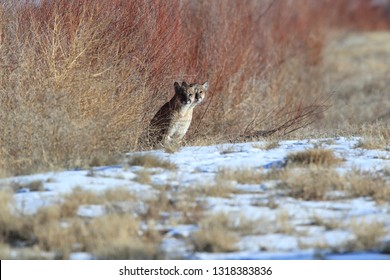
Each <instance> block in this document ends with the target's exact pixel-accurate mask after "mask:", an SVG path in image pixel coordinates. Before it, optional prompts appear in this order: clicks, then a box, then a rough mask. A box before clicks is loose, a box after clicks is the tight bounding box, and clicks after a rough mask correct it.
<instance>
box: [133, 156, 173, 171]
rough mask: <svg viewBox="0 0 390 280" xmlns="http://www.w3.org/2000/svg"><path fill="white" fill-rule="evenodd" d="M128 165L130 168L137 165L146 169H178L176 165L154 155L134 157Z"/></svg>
mask: <svg viewBox="0 0 390 280" xmlns="http://www.w3.org/2000/svg"><path fill="white" fill-rule="evenodd" d="M128 164H129V165H130V166H133V165H137V166H143V167H146V168H151V167H160V168H164V169H168V170H175V169H176V168H177V167H176V165H175V164H174V163H172V162H170V161H168V160H164V159H161V158H160V157H158V156H155V155H152V154H140V155H133V156H131V157H130V159H129V160H128Z"/></svg>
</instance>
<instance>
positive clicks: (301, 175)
mask: <svg viewBox="0 0 390 280" xmlns="http://www.w3.org/2000/svg"><path fill="white" fill-rule="evenodd" d="M343 184H344V182H343V180H342V178H341V177H340V175H339V174H338V173H337V172H336V171H334V170H331V169H326V168H321V167H319V168H317V167H311V168H308V169H307V170H306V169H303V170H290V172H289V174H288V175H286V177H285V179H284V180H283V183H281V184H280V187H282V188H283V189H285V190H286V191H287V194H288V195H290V196H292V197H294V198H297V199H302V200H326V199H328V195H327V194H328V192H329V191H331V190H340V189H342V188H343Z"/></svg>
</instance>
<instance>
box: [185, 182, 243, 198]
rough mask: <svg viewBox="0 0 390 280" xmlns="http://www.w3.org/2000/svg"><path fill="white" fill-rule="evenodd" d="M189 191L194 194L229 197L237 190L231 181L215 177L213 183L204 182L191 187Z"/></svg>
mask: <svg viewBox="0 0 390 280" xmlns="http://www.w3.org/2000/svg"><path fill="white" fill-rule="evenodd" d="M189 192H191V193H192V195H194V196H201V197H205V196H206V197H207V196H212V197H226V198H227V197H230V196H231V195H232V194H233V193H234V192H237V190H235V188H234V186H233V184H232V183H231V182H229V181H226V180H221V179H220V178H216V180H215V182H213V183H210V182H204V183H200V184H197V185H195V186H194V187H191V189H190V190H189Z"/></svg>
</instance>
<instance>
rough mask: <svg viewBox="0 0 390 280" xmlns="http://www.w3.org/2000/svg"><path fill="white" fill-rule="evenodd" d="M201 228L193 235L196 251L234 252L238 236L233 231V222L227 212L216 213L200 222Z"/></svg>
mask: <svg viewBox="0 0 390 280" xmlns="http://www.w3.org/2000/svg"><path fill="white" fill-rule="evenodd" d="M199 227H200V228H199V230H198V231H196V232H195V233H194V234H193V235H192V243H193V245H194V247H195V251H199V252H212V253H216V252H232V251H235V250H236V242H237V241H238V236H237V234H235V233H234V232H233V231H232V222H231V220H230V218H229V217H228V216H227V215H225V214H222V213H220V214H215V215H212V216H210V217H207V218H205V219H203V220H201V221H200V222H199Z"/></svg>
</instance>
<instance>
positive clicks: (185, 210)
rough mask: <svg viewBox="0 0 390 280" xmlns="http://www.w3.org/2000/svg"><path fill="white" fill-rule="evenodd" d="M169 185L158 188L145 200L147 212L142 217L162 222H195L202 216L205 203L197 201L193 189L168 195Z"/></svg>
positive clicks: (174, 223)
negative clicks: (150, 197) (154, 193)
mask: <svg viewBox="0 0 390 280" xmlns="http://www.w3.org/2000/svg"><path fill="white" fill-rule="evenodd" d="M169 188H170V187H169V186H165V187H164V188H162V189H160V194H159V195H158V196H157V197H156V198H154V199H150V200H147V201H146V202H145V203H146V205H147V212H146V213H145V214H144V215H142V218H143V219H144V220H147V221H160V222H162V223H163V224H165V223H168V224H172V225H176V224H195V223H198V222H199V220H200V219H201V218H202V217H203V214H204V213H203V212H204V208H205V205H204V204H203V202H200V201H197V200H196V197H195V195H194V193H193V190H191V189H186V190H182V191H180V192H179V193H177V194H176V195H175V196H172V195H168V189H169Z"/></svg>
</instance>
